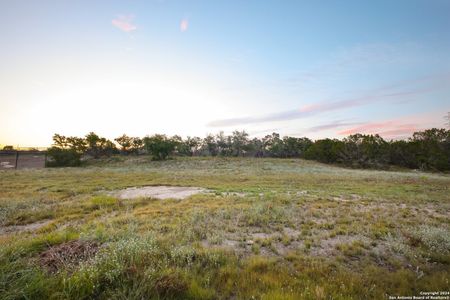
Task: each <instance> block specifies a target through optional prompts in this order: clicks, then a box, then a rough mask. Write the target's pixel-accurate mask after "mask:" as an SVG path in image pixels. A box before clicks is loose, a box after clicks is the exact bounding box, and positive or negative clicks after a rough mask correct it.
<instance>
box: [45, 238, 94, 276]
mask: <svg viewBox="0 0 450 300" xmlns="http://www.w3.org/2000/svg"><path fill="white" fill-rule="evenodd" d="M98 250H99V244H97V243H96V242H92V241H80V240H75V241H70V242H67V243H63V244H60V245H56V246H52V247H50V248H48V249H47V250H46V251H44V252H42V253H41V254H40V255H39V264H40V265H41V266H42V267H43V268H44V269H46V270H47V271H48V272H50V273H56V272H58V270H60V269H62V268H65V269H68V270H69V271H70V270H71V269H73V268H74V267H76V266H77V265H79V264H80V263H81V262H82V261H86V260H88V259H90V258H92V257H94V255H95V254H96V253H97V251H98Z"/></svg>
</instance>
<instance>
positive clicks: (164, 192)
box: [114, 186, 206, 199]
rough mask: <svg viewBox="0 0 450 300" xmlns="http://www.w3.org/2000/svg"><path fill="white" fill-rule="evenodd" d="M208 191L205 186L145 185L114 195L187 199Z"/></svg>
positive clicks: (127, 197)
mask: <svg viewBox="0 0 450 300" xmlns="http://www.w3.org/2000/svg"><path fill="white" fill-rule="evenodd" d="M203 192H206V190H205V189H203V188H198V187H183V186H144V187H133V188H128V189H125V190H121V191H118V192H116V193H114V195H115V196H116V197H118V198H120V199H133V198H142V197H143V198H157V199H185V198H187V197H190V196H192V195H195V194H198V193H203Z"/></svg>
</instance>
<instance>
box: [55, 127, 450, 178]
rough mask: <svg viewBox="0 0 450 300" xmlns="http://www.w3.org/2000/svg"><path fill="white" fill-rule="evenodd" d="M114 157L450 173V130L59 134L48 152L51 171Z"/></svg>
mask: <svg viewBox="0 0 450 300" xmlns="http://www.w3.org/2000/svg"><path fill="white" fill-rule="evenodd" d="M114 154H121V155H146V154H147V155H151V156H152V158H153V159H155V160H165V159H167V158H169V157H171V156H236V157H237V156H247V157H278V158H304V159H311V160H316V161H319V162H323V163H331V164H343V165H346V166H351V167H362V168H384V167H386V166H389V165H396V166H401V167H407V168H412V169H421V170H439V171H448V170H450V130H446V129H438V128H432V129H428V130H424V131H419V132H415V133H414V134H413V135H412V136H411V137H410V138H409V139H407V140H391V141H386V140H384V139H383V138H382V137H380V136H379V135H377V134H375V135H365V134H359V133H358V134H353V135H350V136H348V137H346V138H344V139H342V140H338V139H329V138H326V139H319V140H316V141H312V140H310V139H309V138H306V137H301V138H297V137H290V136H284V137H281V136H280V135H279V134H278V133H272V134H271V135H266V136H265V137H263V138H249V135H248V133H246V132H245V131H234V132H233V133H232V134H231V135H225V134H224V133H223V132H220V133H219V134H216V135H211V134H210V135H207V136H206V137H205V138H200V137H187V138H185V139H183V138H182V137H180V136H178V135H175V136H172V137H169V136H166V135H164V134H155V135H152V136H146V137H144V138H140V137H130V136H127V135H125V134H124V135H122V136H120V137H118V138H116V139H114V141H111V140H108V139H106V138H104V137H100V136H98V135H97V134H95V133H93V132H91V133H89V134H87V135H86V136H85V137H82V138H81V137H66V136H63V135H59V134H55V135H54V136H53V146H52V147H51V148H50V149H49V150H48V156H49V157H50V161H49V163H48V165H49V166H78V165H80V164H81V161H82V157H86V156H88V157H92V158H100V157H105V156H111V155H114Z"/></svg>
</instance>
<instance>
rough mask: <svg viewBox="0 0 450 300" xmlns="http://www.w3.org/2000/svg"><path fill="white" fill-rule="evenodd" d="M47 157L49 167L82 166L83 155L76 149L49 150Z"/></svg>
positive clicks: (54, 148)
mask: <svg viewBox="0 0 450 300" xmlns="http://www.w3.org/2000/svg"><path fill="white" fill-rule="evenodd" d="M47 155H48V157H49V160H48V162H47V166H49V167H76V166H79V165H80V164H81V153H79V152H77V151H76V150H74V149H61V148H58V147H51V148H50V149H48V152H47Z"/></svg>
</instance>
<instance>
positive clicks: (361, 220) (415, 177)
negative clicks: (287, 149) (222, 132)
mask: <svg viewBox="0 0 450 300" xmlns="http://www.w3.org/2000/svg"><path fill="white" fill-rule="evenodd" d="M100 157H101V158H100V159H96V160H89V161H87V162H86V163H85V164H84V166H83V167H81V168H56V169H52V168H47V169H40V170H17V171H11V170H9V171H0V177H1V180H0V244H1V245H2V247H0V298H1V299H92V298H97V299H352V298H354V299H385V298H386V296H387V295H400V296H405V295H418V293H419V292H420V291H440V290H446V289H448V278H450V240H449V236H450V223H449V218H448V216H449V213H450V196H449V195H450V192H449V187H450V178H449V176H448V175H445V174H437V173H423V172H414V171H395V172H393V171H379V170H358V169H348V168H346V169H345V168H340V167H336V166H330V165H326V164H321V163H317V162H314V161H307V160H302V159H292V158H290V159H274V158H239V157H236V158H235V157H175V158H174V159H171V160H166V161H154V160H152V159H151V157H148V156H145V155H142V156H135V155H127V156H124V155H113V156H111V157H109V158H108V157H103V156H100ZM149 185H153V186H155V185H162V186H191V187H199V188H203V189H204V192H203V193H199V194H196V195H193V196H190V197H188V198H186V199H184V200H176V199H164V200H160V199H155V198H145V197H143V198H135V199H122V198H120V199H119V198H115V197H114V196H112V195H113V194H114V192H115V191H119V190H123V189H126V188H129V187H134V186H137V187H142V186H149Z"/></svg>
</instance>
